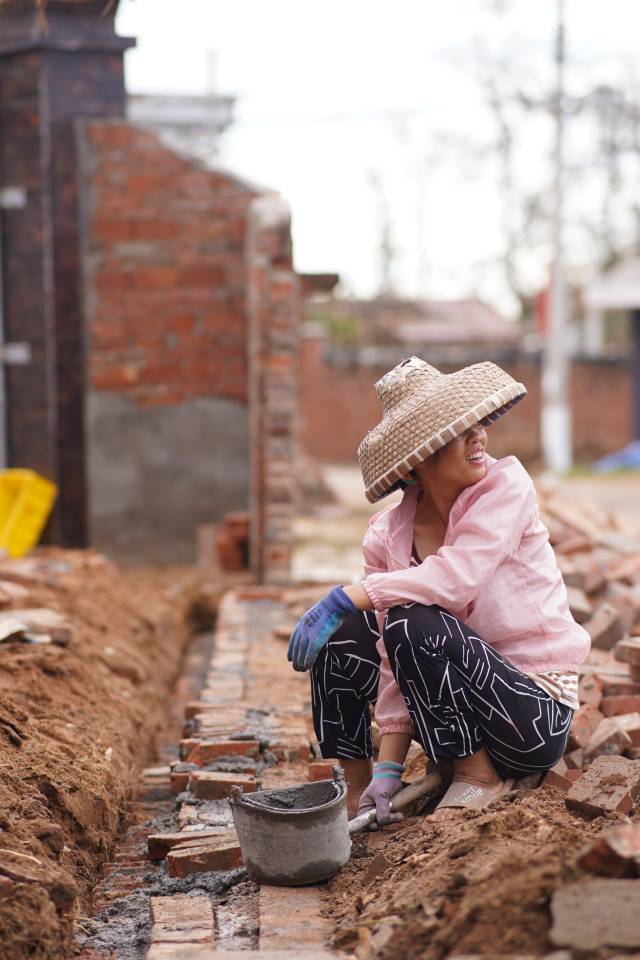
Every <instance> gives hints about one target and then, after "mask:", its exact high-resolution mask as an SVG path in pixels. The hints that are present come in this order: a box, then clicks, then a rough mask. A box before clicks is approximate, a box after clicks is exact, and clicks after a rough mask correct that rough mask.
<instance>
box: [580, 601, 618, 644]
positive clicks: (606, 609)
mask: <svg viewBox="0 0 640 960" xmlns="http://www.w3.org/2000/svg"><path fill="white" fill-rule="evenodd" d="M584 628H585V630H586V631H587V633H588V634H589V636H590V637H591V643H592V644H593V646H594V647H596V648H597V649H599V650H611V649H612V647H614V646H615V644H616V643H617V642H618V641H619V640H621V639H622V637H623V636H624V626H623V624H622V620H621V618H620V614H619V613H618V611H617V610H616V609H615V607H613V606H611V604H610V603H606V602H605V603H602V604H600V606H599V607H598V608H597V610H596V611H595V613H594V614H593V616H592V617H591V618H590V619H589V620H587V621H586V622H585V624H584Z"/></svg>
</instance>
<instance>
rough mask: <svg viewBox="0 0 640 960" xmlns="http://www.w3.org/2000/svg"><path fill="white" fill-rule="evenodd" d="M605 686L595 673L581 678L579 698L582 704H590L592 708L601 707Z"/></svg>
mask: <svg viewBox="0 0 640 960" xmlns="http://www.w3.org/2000/svg"><path fill="white" fill-rule="evenodd" d="M603 687H604V684H603V682H602V680H600V678H599V677H597V676H596V675H595V674H594V673H585V674H584V675H583V676H582V677H580V681H579V684H578V697H579V700H580V703H588V704H589V706H590V707H599V706H600V701H601V700H602V690H603Z"/></svg>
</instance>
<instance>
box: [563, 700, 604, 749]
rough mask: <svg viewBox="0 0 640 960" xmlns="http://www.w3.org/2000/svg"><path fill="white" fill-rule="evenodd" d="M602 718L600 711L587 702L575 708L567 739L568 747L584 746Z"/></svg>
mask: <svg viewBox="0 0 640 960" xmlns="http://www.w3.org/2000/svg"><path fill="white" fill-rule="evenodd" d="M602 719H603V715H602V714H601V713H600V711H599V710H598V709H597V708H596V707H592V706H590V704H588V703H587V704H585V705H584V706H582V707H580V709H579V710H576V712H575V714H574V716H573V719H572V721H571V728H570V731H569V737H568V739H567V747H568V749H569V750H575V749H576V748H578V747H584V746H586V745H587V743H588V742H589V739H590V738H591V736H592V735H593V733H594V731H595V730H596V729H597V727H598V726H599V724H600V723H601V721H602Z"/></svg>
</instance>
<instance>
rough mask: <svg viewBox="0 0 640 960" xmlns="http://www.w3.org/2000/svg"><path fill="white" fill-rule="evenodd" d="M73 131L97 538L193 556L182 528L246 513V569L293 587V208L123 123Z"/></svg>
mask: <svg viewBox="0 0 640 960" xmlns="http://www.w3.org/2000/svg"><path fill="white" fill-rule="evenodd" d="M80 139H81V143H82V171H83V178H84V191H83V197H84V203H83V211H84V218H83V219H84V223H83V230H82V237H83V253H84V262H85V271H84V275H85V296H86V315H87V333H88V337H87V343H88V359H89V403H88V424H89V432H90V438H89V447H90V457H89V460H90V484H91V495H92V504H93V506H92V531H93V533H94V536H95V538H96V539H97V541H98V543H99V544H100V545H102V544H104V546H105V547H111V549H112V550H113V549H114V544H115V550H116V551H117V552H119V553H120V552H124V550H125V549H126V551H127V555H128V556H134V555H135V556H138V555H143V556H148V555H149V553H152V554H153V555H154V556H155V557H156V558H158V557H164V556H167V553H168V552H169V553H170V555H171V558H172V559H175V558H176V556H179V557H180V558H181V559H183V558H184V559H190V555H189V553H185V549H184V547H182V548H181V549H180V551H179V553H178V552H176V549H175V547H176V544H177V543H178V542H179V541H180V542H181V543H183V544H184V545H185V546H186V548H187V550H190V549H191V547H192V545H193V544H194V542H195V528H196V527H197V526H198V525H199V524H201V523H205V522H211V521H216V520H219V519H220V518H221V517H222V516H223V515H224V513H226V512H227V511H230V510H246V509H247V508H249V509H250V513H251V519H252V536H251V565H252V569H253V571H254V572H255V574H256V576H257V578H258V579H259V580H261V581H266V582H286V580H287V579H288V577H289V563H290V556H291V546H292V521H293V511H294V495H295V490H294V480H293V478H294V470H293V463H294V442H295V435H294V423H295V414H296V371H297V363H296V360H297V335H296V332H297V322H298V317H297V282H298V281H297V277H296V274H295V272H294V269H293V265H292V249H291V231H290V215H289V211H288V208H287V207H286V204H284V203H283V201H282V200H280V199H279V198H278V197H277V196H276V195H274V194H269V193H259V192H258V191H256V190H254V189H252V188H251V187H249V186H247V185H246V184H245V183H243V182H242V181H241V180H238V179H236V178H234V177H233V176H230V175H223V174H219V173H216V172H212V171H210V170H208V169H206V168H204V167H203V166H201V165H200V164H199V163H198V162H197V161H196V160H194V159H191V158H186V157H183V156H181V155H179V154H176V153H175V152H173V151H172V150H171V149H169V148H167V147H165V146H163V144H162V143H161V142H160V141H159V139H158V138H157V137H156V136H155V135H154V134H152V133H148V132H145V131H143V130H141V129H139V128H137V127H135V126H132V125H130V124H128V123H125V122H100V123H93V122H91V123H89V124H87V126H86V127H85V128H84V136H83V137H81V138H80ZM105 539H106V541H107V542H106V543H105ZM139 545H142V547H143V549H142V550H141V549H139ZM156 545H157V549H155V550H154V548H155V547H156ZM150 547H151V550H150V549H149V548H150ZM120 548H123V549H122V550H121V549H120Z"/></svg>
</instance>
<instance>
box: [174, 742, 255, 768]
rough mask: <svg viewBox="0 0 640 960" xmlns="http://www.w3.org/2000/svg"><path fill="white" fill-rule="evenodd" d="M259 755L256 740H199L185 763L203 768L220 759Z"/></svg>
mask: <svg viewBox="0 0 640 960" xmlns="http://www.w3.org/2000/svg"><path fill="white" fill-rule="evenodd" d="M259 753H260V743H259V742H258V740H199V741H198V742H197V744H196V746H194V747H192V748H191V750H190V751H189V753H188V755H187V762H188V763H197V764H198V766H199V767H204V766H206V765H207V764H208V763H212V762H213V761H214V760H218V759H219V758H220V757H232V756H240V757H257V756H258V754H259Z"/></svg>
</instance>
